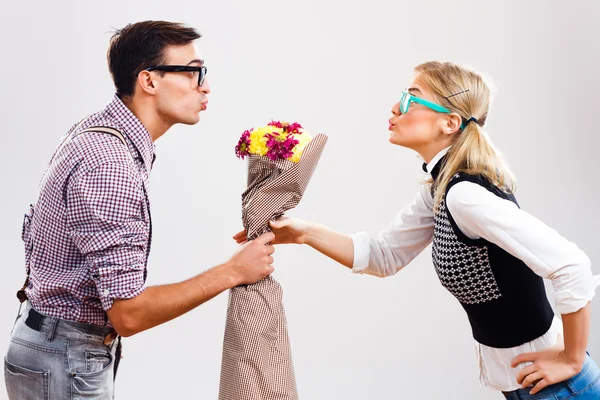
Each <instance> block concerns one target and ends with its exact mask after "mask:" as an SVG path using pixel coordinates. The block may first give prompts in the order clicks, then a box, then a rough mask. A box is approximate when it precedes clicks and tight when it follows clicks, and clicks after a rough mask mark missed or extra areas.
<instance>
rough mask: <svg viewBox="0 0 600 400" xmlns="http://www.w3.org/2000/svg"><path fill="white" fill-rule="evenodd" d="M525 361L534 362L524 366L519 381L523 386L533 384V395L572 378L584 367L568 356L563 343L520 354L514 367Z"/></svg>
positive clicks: (513, 362) (514, 361)
mask: <svg viewBox="0 0 600 400" xmlns="http://www.w3.org/2000/svg"><path fill="white" fill-rule="evenodd" d="M524 362H532V363H533V364H531V365H528V366H526V367H524V368H523V369H522V370H521V372H519V375H517V383H519V384H520V385H521V387H523V388H526V387H528V386H533V389H531V392H530V393H531V394H532V395H533V394H536V393H538V392H539V391H540V390H542V389H543V388H545V387H546V386H549V385H553V384H555V383H559V382H563V381H566V380H567V379H570V378H572V377H573V376H575V375H577V374H578V373H579V372H580V371H581V368H582V365H581V363H579V362H575V361H573V360H571V359H569V357H567V355H566V354H565V352H564V345H563V344H562V343H558V344H556V345H555V346H552V347H549V348H547V349H545V350H542V351H536V352H533V353H523V354H520V355H518V356H517V357H515V358H514V359H513V361H512V367H513V368H515V367H516V366H517V365H519V364H521V363H524Z"/></svg>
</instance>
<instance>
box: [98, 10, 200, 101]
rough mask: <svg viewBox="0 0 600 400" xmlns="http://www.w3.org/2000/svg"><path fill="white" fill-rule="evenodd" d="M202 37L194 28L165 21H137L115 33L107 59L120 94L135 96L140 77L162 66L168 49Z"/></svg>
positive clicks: (120, 95) (122, 95) (121, 95)
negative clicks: (137, 80) (151, 69)
mask: <svg viewBox="0 0 600 400" xmlns="http://www.w3.org/2000/svg"><path fill="white" fill-rule="evenodd" d="M200 36H201V35H200V33H198V32H197V31H196V30H195V29H194V28H190V27H187V26H185V25H183V24H181V23H177V22H166V21H143V22H137V23H135V24H129V25H127V26H126V27H124V28H123V29H119V30H116V31H115V33H114V35H113V36H112V38H111V39H110V46H109V48H108V53H107V58H108V69H109V70H110V74H111V75H112V78H113V82H114V83H115V87H116V89H117V95H119V97H128V96H132V95H133V92H134V89H135V81H136V79H137V76H138V74H139V73H140V72H141V71H143V70H144V69H146V68H149V67H152V66H156V65H161V64H163V63H164V62H165V49H166V48H167V47H168V46H183V45H186V44H188V43H190V42H192V41H194V40H196V39H198V38H200Z"/></svg>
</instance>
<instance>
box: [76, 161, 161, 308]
mask: <svg viewBox="0 0 600 400" xmlns="http://www.w3.org/2000/svg"><path fill="white" fill-rule="evenodd" d="M135 173H136V172H135V171H133V170H132V169H131V167H130V166H128V165H126V164H119V163H105V164H102V165H100V166H98V167H96V168H95V169H93V170H91V171H89V172H87V173H86V174H84V175H83V176H80V177H78V178H77V179H74V180H73V182H70V183H69V185H68V187H67V193H66V201H67V216H66V217H67V226H68V229H69V235H70V237H71V238H72V240H73V242H74V243H75V245H76V246H77V248H78V249H79V251H81V253H82V254H83V255H84V256H85V259H86V264H87V267H88V269H89V272H90V274H91V276H92V279H93V280H94V283H95V284H96V288H97V290H98V294H99V297H100V301H101V303H102V308H103V309H104V310H105V311H107V310H109V309H110V308H111V307H112V305H113V302H114V300H115V299H129V298H133V297H136V296H138V295H140V294H141V293H142V292H143V291H144V289H145V287H144V280H145V269H146V249H147V245H148V238H149V229H148V226H147V222H146V220H145V217H144V210H145V207H146V203H145V194H144V191H143V188H142V187H141V185H142V183H141V182H140V181H139V179H136V177H135V175H134V174H135Z"/></svg>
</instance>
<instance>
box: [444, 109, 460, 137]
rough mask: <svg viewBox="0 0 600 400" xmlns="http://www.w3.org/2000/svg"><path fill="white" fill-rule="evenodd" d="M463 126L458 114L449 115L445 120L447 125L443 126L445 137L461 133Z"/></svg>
mask: <svg viewBox="0 0 600 400" xmlns="http://www.w3.org/2000/svg"><path fill="white" fill-rule="evenodd" d="M461 124H462V118H461V117H460V115H458V114H457V113H452V114H448V115H447V116H446V119H445V123H444V125H443V126H442V132H444V134H445V135H453V134H455V133H456V132H458V131H460V126H461Z"/></svg>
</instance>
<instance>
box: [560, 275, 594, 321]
mask: <svg viewBox="0 0 600 400" xmlns="http://www.w3.org/2000/svg"><path fill="white" fill-rule="evenodd" d="M589 282H590V283H589V285H586V287H585V288H584V289H583V290H581V291H578V292H577V293H575V292H573V291H572V290H561V291H558V292H554V300H555V301H556V310H557V311H558V312H559V313H560V314H571V313H574V312H576V311H579V310H581V309H582V308H583V307H585V306H586V305H587V303H589V302H590V301H591V300H592V299H593V298H594V296H595V294H596V288H597V287H598V286H600V275H595V276H592V279H591V280H590V281H589Z"/></svg>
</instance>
